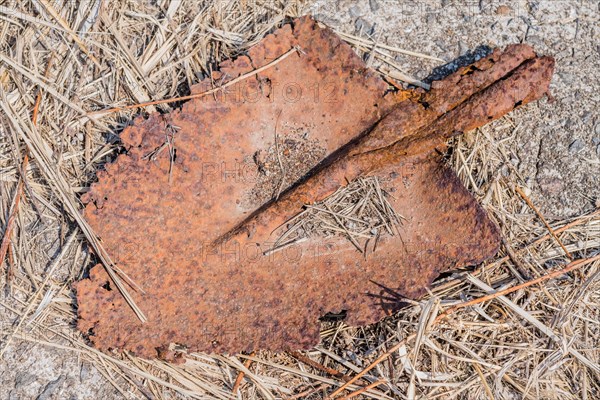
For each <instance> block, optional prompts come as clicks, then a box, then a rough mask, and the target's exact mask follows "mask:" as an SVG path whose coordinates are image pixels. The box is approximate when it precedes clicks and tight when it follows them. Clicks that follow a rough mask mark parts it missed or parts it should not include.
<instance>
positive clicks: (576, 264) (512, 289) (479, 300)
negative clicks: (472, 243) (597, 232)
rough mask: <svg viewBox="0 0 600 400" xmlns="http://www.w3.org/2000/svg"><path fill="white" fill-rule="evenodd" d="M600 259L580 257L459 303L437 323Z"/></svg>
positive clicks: (599, 257) (442, 315)
mask: <svg viewBox="0 0 600 400" xmlns="http://www.w3.org/2000/svg"><path fill="white" fill-rule="evenodd" d="M598 260H600V254H599V255H597V256H595V257H590V258H584V259H580V260H575V261H572V262H570V263H569V264H567V265H566V266H565V267H564V268H562V269H559V270H558V271H554V272H550V273H548V274H546V275H543V276H540V277H539V278H536V279H532V280H530V281H527V282H524V283H521V284H520V285H516V286H512V287H509V288H506V289H504V290H500V291H498V292H495V293H493V294H489V295H486V296H483V297H479V298H477V299H473V300H469V301H465V302H464V303H460V304H457V305H455V306H453V307H451V308H449V309H448V310H446V311H445V312H444V313H442V314H440V315H439V316H438V317H437V318H436V323H437V322H439V321H440V320H442V319H444V318H445V317H447V316H448V315H450V314H452V313H453V312H455V311H457V310H458V309H460V308H464V307H470V306H473V305H475V304H479V303H483V302H486V301H488V300H492V299H495V298H497V297H499V296H503V295H506V294H509V293H512V292H516V291H517V290H520V289H524V288H526V287H529V286H533V285H537V284H538V283H541V282H544V281H547V280H549V279H552V278H556V277H558V276H561V275H564V274H567V273H569V272H571V271H573V270H575V269H577V268H581V267H583V266H584V265H588V264H590V263H593V262H594V261H598Z"/></svg>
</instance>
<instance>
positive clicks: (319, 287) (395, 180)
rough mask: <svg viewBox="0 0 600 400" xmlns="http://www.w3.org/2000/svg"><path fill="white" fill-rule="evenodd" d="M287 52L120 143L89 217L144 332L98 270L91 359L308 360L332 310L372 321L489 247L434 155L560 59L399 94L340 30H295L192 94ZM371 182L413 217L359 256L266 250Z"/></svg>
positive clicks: (489, 227) (84, 314) (522, 61)
mask: <svg viewBox="0 0 600 400" xmlns="http://www.w3.org/2000/svg"><path fill="white" fill-rule="evenodd" d="M295 46H298V47H299V48H300V49H301V51H299V52H298V54H297V55H293V56H290V57H287V58H285V59H284V60H282V61H281V62H279V63H277V64H276V65H275V66H273V67H272V68H269V69H266V70H264V71H262V72H260V73H259V74H257V75H255V76H252V77H250V78H248V79H244V80H241V81H240V82H238V83H236V84H235V85H233V86H231V87H229V88H228V89H227V90H226V91H223V92H218V93H217V94H216V95H215V96H209V97H205V98H200V99H195V100H192V101H190V102H188V103H186V104H185V105H184V106H183V108H182V110H181V111H176V112H173V113H171V114H169V115H167V116H158V115H151V116H150V117H149V118H148V119H146V120H142V119H137V120H136V121H135V124H134V125H133V126H131V127H129V128H127V129H126V130H125V131H124V132H123V134H122V139H123V143H124V145H125V146H126V147H127V149H128V152H127V154H124V155H121V156H119V157H118V159H117V160H116V162H115V163H113V164H111V165H108V166H107V168H106V171H105V172H102V173H99V174H98V175H99V180H98V182H97V183H96V184H94V185H93V186H92V189H91V191H90V193H89V194H88V195H87V198H86V199H84V200H85V201H86V202H88V203H87V206H86V218H87V219H88V221H89V222H90V224H91V225H92V227H93V228H94V229H95V230H96V232H98V234H99V235H100V236H101V238H102V240H103V243H104V245H105V248H106V249H107V250H108V251H109V253H110V254H111V255H112V256H113V258H114V259H115V261H116V262H117V264H118V266H119V267H120V268H121V269H122V270H123V271H124V272H125V273H126V274H127V276H129V277H130V278H131V279H132V280H133V281H135V282H136V284H138V285H139V286H140V287H141V288H142V289H143V293H142V292H138V293H134V297H135V300H136V303H137V304H138V305H139V306H140V308H141V309H142V310H143V311H144V313H145V314H146V316H147V317H148V322H147V323H141V322H140V321H139V320H138V319H137V318H136V317H135V315H134V314H133V313H132V312H131V310H130V309H129V308H128V307H127V305H126V303H125V302H124V300H123V299H122V298H121V297H120V295H119V294H118V292H117V291H116V290H111V286H110V282H109V278H108V276H107V275H106V273H105V272H104V270H103V269H102V267H101V266H96V267H94V268H92V270H91V271H90V278H89V279H85V280H82V281H80V282H78V283H77V284H76V290H77V299H78V303H79V316H80V319H79V322H78V326H79V329H81V330H82V331H83V332H85V333H87V334H89V337H90V340H91V341H92V342H93V343H94V345H96V346H97V347H99V348H101V349H104V350H106V349H110V348H120V349H128V350H131V351H134V352H135V353H137V354H138V355H140V356H144V357H156V356H157V355H159V356H161V357H164V358H169V355H170V354H171V353H169V352H168V347H169V345H170V344H173V343H179V344H183V345H185V346H187V347H188V348H189V349H191V350H202V351H214V352H237V351H243V350H253V349H259V348H260V349H271V350H286V349H298V348H307V347H310V346H313V345H314V344H316V343H317V342H318V340H319V335H318V329H319V324H318V319H319V317H321V316H323V315H324V314H326V313H328V312H340V311H342V310H345V311H346V315H347V322H348V323H349V324H352V325H361V324H367V323H371V322H375V321H377V320H379V319H380V318H382V317H383V316H385V315H388V314H389V313H391V312H393V311H394V310H395V309H396V307H398V304H399V303H400V300H401V298H402V296H406V297H411V298H416V297H418V296H420V295H422V294H423V292H424V291H425V290H426V288H427V287H428V286H429V285H430V284H431V282H432V280H433V279H435V278H436V277H437V276H438V275H439V274H440V273H441V272H444V271H448V270H451V269H453V268H457V267H461V266H465V265H469V264H475V263H479V262H481V261H483V260H485V259H486V258H488V257H490V256H491V255H493V254H494V253H495V252H496V251H497V248H498V241H499V239H498V232H497V230H496V227H495V225H494V224H493V223H492V222H491V221H490V220H489V219H488V217H487V216H486V215H485V213H484V211H483V210H482V209H481V208H480V207H479V206H478V205H477V204H476V202H475V200H474V199H473V198H472V196H470V194H469V193H468V192H467V191H466V189H465V188H464V187H463V186H462V185H461V184H460V182H459V181H458V179H457V177H456V176H455V175H454V174H453V173H452V172H451V171H450V170H449V169H447V168H446V167H445V166H444V164H443V162H442V160H441V157H440V155H439V154H440V153H441V152H440V151H441V150H443V148H444V146H445V141H446V140H447V139H448V138H449V137H450V136H452V135H455V134H459V133H461V132H465V131H467V130H470V129H474V128H476V127H478V126H481V125H483V124H485V123H487V122H489V121H491V120H493V119H495V118H498V117H499V116H501V115H504V114H505V113H507V112H509V111H511V110H512V109H513V108H514V107H517V106H519V105H521V104H526V103H527V102H529V101H532V100H536V99H538V98H540V97H541V96H542V95H543V94H544V93H545V92H546V91H547V89H548V84H549V81H550V77H551V74H552V69H553V61H552V59H550V58H547V57H537V56H536V55H535V53H534V52H533V50H532V49H531V48H529V47H528V46H524V45H518V46H511V47H509V48H508V49H506V50H505V51H504V52H501V51H498V50H497V51H494V52H493V54H491V55H490V56H489V57H487V58H485V59H483V60H481V61H479V62H477V63H475V64H473V65H471V66H469V67H467V68H463V69H461V70H459V71H458V72H456V73H455V74H453V75H451V76H449V77H448V78H446V79H444V80H443V81H439V82H434V83H433V85H432V90H431V91H430V92H423V91H414V92H411V93H399V94H396V93H391V92H388V85H387V84H386V83H385V82H384V81H383V80H381V79H380V78H379V77H378V76H377V75H376V74H374V73H373V72H372V71H370V70H369V69H367V68H366V67H365V65H364V64H363V62H362V61H361V60H360V59H359V58H358V57H357V56H356V55H355V54H354V52H353V51H352V50H351V49H350V48H349V47H348V46H347V45H346V44H344V43H342V42H341V40H340V39H339V38H338V37H337V36H336V35H335V34H333V33H332V32H331V31H330V30H328V29H325V28H321V27H319V26H318V24H317V23H315V22H314V21H313V20H311V19H310V18H301V19H298V20H296V21H294V23H293V24H290V25H286V26H284V27H283V28H282V29H280V30H278V31H276V32H275V33H274V34H272V35H269V36H267V37H266V38H265V39H263V40H262V41H261V42H260V43H259V44H258V45H256V46H255V47H253V48H252V49H251V50H250V51H249V54H248V56H247V57H246V56H243V57H239V58H238V59H236V60H235V61H230V62H226V63H224V64H223V65H221V69H220V72H217V73H215V74H214V76H212V77H211V79H209V80H207V81H206V82H203V83H202V84H200V85H198V86H197V87H195V88H194V89H193V90H194V91H195V92H202V91H205V90H207V89H210V88H211V85H212V84H213V83H215V84H221V83H223V82H227V81H230V80H232V79H234V78H236V77H238V76H240V75H241V74H244V73H247V72H250V71H252V70H255V69H256V68H260V67H261V66H263V65H266V64H268V63H270V62H272V61H273V60H276V59H277V58H278V57H279V56H281V55H282V54H286V52H288V51H289V50H290V49H293V48H294V47H295ZM365 176H376V177H377V178H378V180H379V182H380V183H381V185H382V187H383V189H385V191H386V192H388V193H391V195H392V196H390V197H389V198H388V201H389V202H390V203H391V204H392V206H393V208H394V209H395V210H396V211H398V212H399V213H400V214H402V215H403V216H404V217H405V218H406V220H405V221H404V223H403V224H402V226H400V228H399V236H398V235H397V236H391V235H382V236H381V237H380V238H379V239H378V241H377V245H376V249H375V250H374V251H373V248H371V249H370V250H368V251H367V252H366V254H360V253H359V252H358V251H357V250H356V248H355V247H354V245H353V244H352V243H350V242H349V241H348V240H347V239H346V238H344V237H343V236H333V237H329V238H317V239H310V240H307V241H304V242H302V243H297V244H294V245H293V246H289V247H286V248H284V249H282V250H281V251H276V252H270V251H268V250H269V249H271V248H272V246H273V243H274V241H275V240H276V239H277V234H276V232H277V231H278V229H280V227H281V226H285V224H286V221H288V220H289V219H290V218H292V217H293V216H294V215H296V214H297V213H298V212H300V211H301V209H302V207H303V205H305V204H312V203H315V202H318V201H320V200H322V199H323V198H325V197H326V196H328V195H329V194H331V193H332V192H334V191H335V190H337V189H338V188H339V187H340V186H343V185H345V184H346V183H347V182H348V181H352V180H353V179H356V178H359V177H365Z"/></svg>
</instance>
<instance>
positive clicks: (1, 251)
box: [0, 55, 53, 277]
mask: <svg viewBox="0 0 600 400" xmlns="http://www.w3.org/2000/svg"><path fill="white" fill-rule="evenodd" d="M52 62H53V56H52V55H51V56H50V58H49V59H48V64H47V65H46V72H45V73H44V76H45V77H46V78H47V77H48V75H49V74H50V68H51V67H52ZM41 103H42V89H41V88H40V89H39V90H38V93H37V96H36V99H35V105H34V107H33V114H32V117H31V122H32V124H33V125H34V126H37V118H38V115H39V111H40V104H41ZM28 166H29V151H28V150H26V152H25V156H23V162H22V163H21V169H20V171H21V176H20V177H19V183H18V184H17V190H16V192H15V197H14V199H13V204H12V205H11V209H10V214H9V217H8V221H7V223H6V229H4V236H3V238H2V244H0V265H2V263H3V262H4V258H5V257H6V253H7V251H8V248H9V245H10V238H11V237H12V230H13V227H14V224H15V219H16V217H17V213H18V211H19V203H20V201H21V197H22V196H23V190H24V186H25V174H26V173H27V167H28ZM11 264H12V263H11ZM9 268H10V265H9V266H8V268H7V270H8V269H9ZM8 271H9V273H8V277H10V276H11V274H10V270H8Z"/></svg>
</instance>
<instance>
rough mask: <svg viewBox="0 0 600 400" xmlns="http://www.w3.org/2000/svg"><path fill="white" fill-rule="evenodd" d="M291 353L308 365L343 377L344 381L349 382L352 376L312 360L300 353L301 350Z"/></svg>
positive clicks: (340, 377)
mask: <svg viewBox="0 0 600 400" xmlns="http://www.w3.org/2000/svg"><path fill="white" fill-rule="evenodd" d="M290 355H291V356H292V357H294V358H295V359H297V360H298V361H301V362H303V363H304V364H306V365H309V366H311V367H313V368H316V369H318V370H319V371H323V372H325V373H326V374H329V375H331V376H334V377H336V378H339V379H342V380H343V381H344V382H348V381H349V380H350V377H349V376H348V375H344V374H342V373H341V372H340V371H338V370H337V369H334V368H329V367H326V366H324V365H323V364H320V363H318V362H316V361H314V360H311V359H310V358H308V357H307V356H305V355H304V354H302V353H300V352H299V351H290Z"/></svg>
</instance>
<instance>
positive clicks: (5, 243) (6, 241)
mask: <svg viewBox="0 0 600 400" xmlns="http://www.w3.org/2000/svg"><path fill="white" fill-rule="evenodd" d="M28 165H29V156H28V155H27V154H25V156H24V157H23V163H22V164H21V171H22V173H23V174H24V173H25V171H26V170H27V166H28ZM24 185H25V179H24V178H23V176H21V177H20V178H19V183H18V184H17V189H16V191H15V197H14V198H13V201H12V204H11V206H10V214H9V217H8V221H7V222H6V228H5V229H4V236H3V237H2V244H0V265H2V263H3V262H4V258H5V257H6V253H7V251H8V248H9V246H10V238H11V236H12V231H13V227H14V225H15V219H16V217H17V212H18V210H19V203H20V202H21V196H22V195H23V186H24ZM8 268H10V266H8ZM8 275H9V276H10V273H9V274H8Z"/></svg>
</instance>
